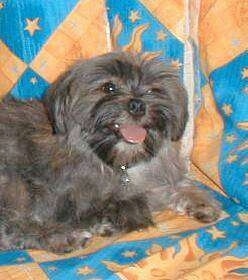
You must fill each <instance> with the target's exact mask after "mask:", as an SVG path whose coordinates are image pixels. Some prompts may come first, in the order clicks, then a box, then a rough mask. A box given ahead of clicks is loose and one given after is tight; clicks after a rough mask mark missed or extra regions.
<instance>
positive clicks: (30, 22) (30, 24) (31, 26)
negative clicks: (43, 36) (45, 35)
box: [24, 18, 41, 36]
mask: <svg viewBox="0 0 248 280" xmlns="http://www.w3.org/2000/svg"><path fill="white" fill-rule="evenodd" d="M39 20H40V19H39V18H35V19H29V18H26V22H27V26H26V27H25V28H24V30H27V31H28V32H29V34H30V35H31V36H33V35H34V33H35V32H36V31H37V30H41V28H40V27H39V25H38V24H39Z"/></svg>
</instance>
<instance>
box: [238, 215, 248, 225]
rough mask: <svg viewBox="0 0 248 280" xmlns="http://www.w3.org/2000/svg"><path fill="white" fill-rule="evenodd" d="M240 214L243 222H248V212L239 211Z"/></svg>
mask: <svg viewBox="0 0 248 280" xmlns="http://www.w3.org/2000/svg"><path fill="white" fill-rule="evenodd" d="M238 215H239V218H240V220H241V221H242V222H244V223H248V213H239V214H238Z"/></svg>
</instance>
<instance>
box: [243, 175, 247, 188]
mask: <svg viewBox="0 0 248 280" xmlns="http://www.w3.org/2000/svg"><path fill="white" fill-rule="evenodd" d="M243 185H244V186H248V173H245V180H244V183H243Z"/></svg>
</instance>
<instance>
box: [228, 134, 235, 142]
mask: <svg viewBox="0 0 248 280" xmlns="http://www.w3.org/2000/svg"><path fill="white" fill-rule="evenodd" d="M235 140H237V137H236V136H235V135H233V134H230V135H227V136H226V142H228V143H233V142H234V141H235Z"/></svg>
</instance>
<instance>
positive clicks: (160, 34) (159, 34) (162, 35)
mask: <svg viewBox="0 0 248 280" xmlns="http://www.w3.org/2000/svg"><path fill="white" fill-rule="evenodd" d="M156 34H157V41H164V40H165V38H166V37H167V35H166V33H165V32H164V31H163V30H160V31H157V32H156Z"/></svg>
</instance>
